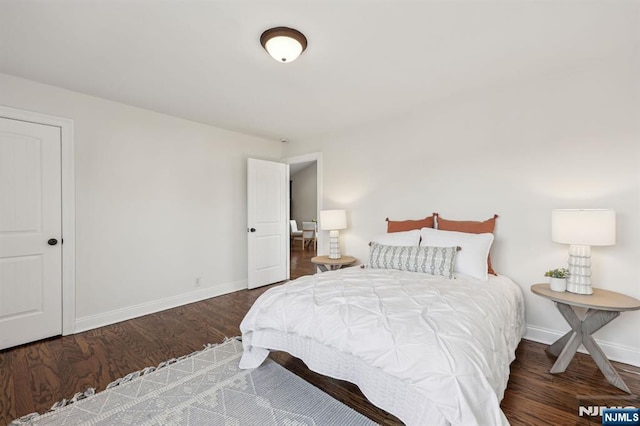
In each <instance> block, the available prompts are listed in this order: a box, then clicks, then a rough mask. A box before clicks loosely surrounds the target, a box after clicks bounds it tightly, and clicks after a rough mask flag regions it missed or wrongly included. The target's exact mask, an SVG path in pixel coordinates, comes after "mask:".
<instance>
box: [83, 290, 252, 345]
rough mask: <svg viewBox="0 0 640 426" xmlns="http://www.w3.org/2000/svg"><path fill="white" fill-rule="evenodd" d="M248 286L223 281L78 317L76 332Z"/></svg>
mask: <svg viewBox="0 0 640 426" xmlns="http://www.w3.org/2000/svg"><path fill="white" fill-rule="evenodd" d="M246 288H247V281H246V280H241V281H235V282H230V283H223V284H218V285H215V286H212V287H207V288H203V289H200V290H196V291H191V292H189V293H185V294H180V295H177V296H172V297H167V298H165V299H160V300H154V301H152V302H147V303H141V304H139V305H135V306H128V307H126V308H122V309H116V310H114V311H110V312H104V313H101V314H97V315H90V316H88V317H82V318H77V319H76V322H75V333H80V332H83V331H87V330H92V329H94V328H98V327H104V326H105V325H111V324H115V323H117V322H120V321H126V320H129V319H132V318H137V317H141V316H143V315H148V314H153V313H155V312H160V311H164V310H165V309H171V308H175V307H177V306H182V305H186V304H188V303H193V302H199V301H201V300H204V299H209V298H211V297H216V296H221V295H223V294H227V293H232V292H234V291H238V290H244V289H246Z"/></svg>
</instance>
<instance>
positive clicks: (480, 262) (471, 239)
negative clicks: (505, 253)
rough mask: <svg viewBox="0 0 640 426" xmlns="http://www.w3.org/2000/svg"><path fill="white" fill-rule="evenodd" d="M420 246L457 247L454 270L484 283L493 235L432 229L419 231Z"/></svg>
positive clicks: (486, 277) (486, 276)
mask: <svg viewBox="0 0 640 426" xmlns="http://www.w3.org/2000/svg"><path fill="white" fill-rule="evenodd" d="M420 235H421V237H422V241H421V242H420V245H421V246H432V247H451V246H458V247H460V249H461V250H460V251H459V252H458V254H457V255H456V260H455V264H454V267H453V268H454V270H455V271H456V272H459V273H461V274H465V275H469V276H471V277H473V278H477V279H479V280H482V281H486V280H487V279H488V278H489V277H488V275H487V257H488V256H489V250H490V249H491V244H492V243H493V234H469V233H466V232H456V231H441V230H437V229H433V228H422V229H421V230H420Z"/></svg>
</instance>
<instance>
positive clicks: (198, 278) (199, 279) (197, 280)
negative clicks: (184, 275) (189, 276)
mask: <svg viewBox="0 0 640 426" xmlns="http://www.w3.org/2000/svg"><path fill="white" fill-rule="evenodd" d="M201 280H202V278H201V277H196V287H200V281H201Z"/></svg>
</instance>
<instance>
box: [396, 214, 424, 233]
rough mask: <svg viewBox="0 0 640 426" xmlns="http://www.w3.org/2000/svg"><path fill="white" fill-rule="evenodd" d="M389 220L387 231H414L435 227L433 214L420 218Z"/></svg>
mask: <svg viewBox="0 0 640 426" xmlns="http://www.w3.org/2000/svg"><path fill="white" fill-rule="evenodd" d="M385 220H386V221H387V233H390V232H403V231H412V230H414V229H422V228H433V216H427V217H425V218H424V219H418V220H389V218H387V219H385Z"/></svg>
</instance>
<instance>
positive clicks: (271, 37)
mask: <svg viewBox="0 0 640 426" xmlns="http://www.w3.org/2000/svg"><path fill="white" fill-rule="evenodd" d="M260 44H262V47H264V49H265V50H266V51H267V52H268V53H269V55H271V57H272V58H273V59H275V60H276V61H278V62H293V61H295V60H296V59H297V58H298V56H300V54H301V53H302V52H304V50H305V49H306V48H307V38H306V37H305V36H304V34H302V33H301V32H300V31H298V30H294V29H293V28H287V27H276V28H271V29H269V30H267V31H265V32H263V33H262V36H260Z"/></svg>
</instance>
